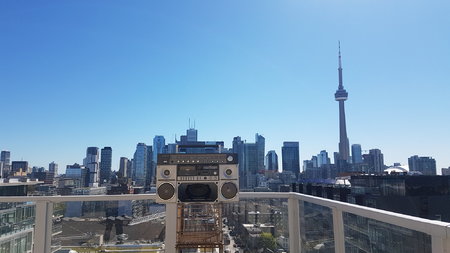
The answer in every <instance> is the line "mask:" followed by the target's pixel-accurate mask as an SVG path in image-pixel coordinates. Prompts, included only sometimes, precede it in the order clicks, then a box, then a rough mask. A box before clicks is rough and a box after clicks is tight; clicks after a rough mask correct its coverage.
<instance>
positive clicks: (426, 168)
mask: <svg viewBox="0 0 450 253" xmlns="http://www.w3.org/2000/svg"><path fill="white" fill-rule="evenodd" d="M408 165H409V171H419V172H421V173H422V174H423V175H436V160H434V159H433V158H432V157H426V156H421V157H419V156H418V155H415V156H411V157H410V158H408Z"/></svg>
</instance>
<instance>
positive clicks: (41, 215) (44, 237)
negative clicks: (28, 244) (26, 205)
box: [33, 201, 53, 253]
mask: <svg viewBox="0 0 450 253" xmlns="http://www.w3.org/2000/svg"><path fill="white" fill-rule="evenodd" d="M52 216H53V203H52V202H49V201H37V202H36V219H35V227H34V246H33V249H34V250H33V252H45V253H47V252H51V246H52Z"/></svg>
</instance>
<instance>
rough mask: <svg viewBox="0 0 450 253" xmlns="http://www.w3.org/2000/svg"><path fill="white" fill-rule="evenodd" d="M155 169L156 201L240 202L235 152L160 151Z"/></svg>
mask: <svg viewBox="0 0 450 253" xmlns="http://www.w3.org/2000/svg"><path fill="white" fill-rule="evenodd" d="M156 172H157V173H156V186H157V190H156V191H157V199H156V201H157V202H159V203H191V202H205V203H211V202H235V201H239V177H238V161H237V155H236V154H160V155H158V166H157V168H156Z"/></svg>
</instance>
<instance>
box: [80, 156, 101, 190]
mask: <svg viewBox="0 0 450 253" xmlns="http://www.w3.org/2000/svg"><path fill="white" fill-rule="evenodd" d="M98 160H99V153H98V148H97V147H88V148H87V150H86V158H84V160H83V165H84V166H85V167H86V169H87V178H88V179H87V180H86V182H85V183H86V185H85V186H91V187H92V186H97V184H98V180H99V171H98V170H99V163H98Z"/></svg>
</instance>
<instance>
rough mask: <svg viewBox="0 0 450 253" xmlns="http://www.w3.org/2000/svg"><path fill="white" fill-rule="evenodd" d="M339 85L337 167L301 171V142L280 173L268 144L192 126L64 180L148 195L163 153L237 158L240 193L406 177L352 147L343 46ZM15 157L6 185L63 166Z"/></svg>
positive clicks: (309, 166)
mask: <svg viewBox="0 0 450 253" xmlns="http://www.w3.org/2000/svg"><path fill="white" fill-rule="evenodd" d="M338 65H339V67H338V76H339V85H338V89H337V91H336V93H335V95H334V98H335V100H336V101H337V102H338V103H339V145H338V146H339V150H338V152H334V153H333V163H332V161H331V159H330V157H329V153H328V152H327V151H326V150H322V151H320V152H319V154H318V155H315V156H312V157H311V159H310V160H304V161H303V170H301V169H300V144H299V142H298V141H285V142H284V143H283V146H282V148H281V163H280V164H281V171H280V168H279V161H278V155H277V153H276V152H275V151H274V150H270V151H268V152H267V154H266V150H265V138H264V137H263V136H262V135H259V134H256V135H255V141H254V142H247V141H245V140H242V138H241V137H240V136H236V137H234V138H233V140H232V147H231V148H226V147H225V146H224V142H223V141H199V140H198V131H197V129H195V124H194V127H191V125H190V126H189V129H187V131H186V134H185V135H182V136H180V139H179V140H175V142H174V143H168V144H166V139H165V138H164V136H160V135H157V136H155V137H154V138H153V143H152V145H147V144H146V143H138V144H137V145H136V150H135V152H134V155H133V156H132V157H120V160H119V170H118V171H117V172H115V171H112V162H113V161H112V152H113V150H112V148H111V147H104V148H102V149H101V150H100V151H99V148H98V147H88V148H87V150H86V157H85V158H84V159H83V162H82V163H81V164H78V163H75V164H72V165H67V166H66V171H65V174H64V175H63V177H58V178H59V179H61V178H65V179H71V180H73V182H74V186H75V187H77V188H83V187H99V186H104V185H108V184H114V183H118V182H119V181H120V182H122V183H127V184H129V185H134V186H137V187H143V188H144V189H145V190H151V186H153V185H154V183H155V173H156V164H157V158H158V154H164V153H178V152H179V153H236V154H238V159H239V175H240V189H241V190H250V191H253V190H260V191H263V190H271V191H278V190H279V188H280V186H281V185H290V184H292V183H295V182H297V181H299V180H302V179H305V180H319V181H320V180H326V179H328V180H329V179H331V180H333V179H335V178H336V177H342V176H346V175H351V174H370V175H381V174H384V173H391V172H395V173H400V172H401V173H406V172H408V170H407V169H405V167H404V166H400V164H394V166H392V168H390V169H389V170H387V171H385V170H386V169H387V166H386V165H385V164H384V155H383V153H382V152H381V150H380V149H370V150H368V151H366V150H362V148H361V145H360V144H353V145H351V150H350V144H349V143H350V142H349V139H348V136H347V128H346V118H345V101H346V100H347V99H348V92H347V91H346V90H345V89H344V85H343V72H342V70H343V69H342V59H341V51H340V46H339V54H338ZM10 157H11V153H10V152H9V151H2V152H1V157H0V176H1V177H2V178H6V179H12V180H15V179H14V178H16V179H17V180H19V179H20V178H22V180H23V179H24V178H30V179H37V180H39V181H44V182H45V183H46V184H52V183H55V177H56V176H57V175H58V174H59V173H58V165H57V164H56V163H54V162H52V163H50V164H49V168H48V170H46V169H45V168H39V167H32V168H30V167H29V164H28V162H27V161H11V159H10ZM408 166H409V173H414V174H422V175H436V174H437V173H436V161H435V160H434V159H433V158H432V157H419V156H418V155H414V156H411V157H410V158H409V159H408ZM442 174H443V175H448V174H450V168H449V169H445V168H444V169H442Z"/></svg>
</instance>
